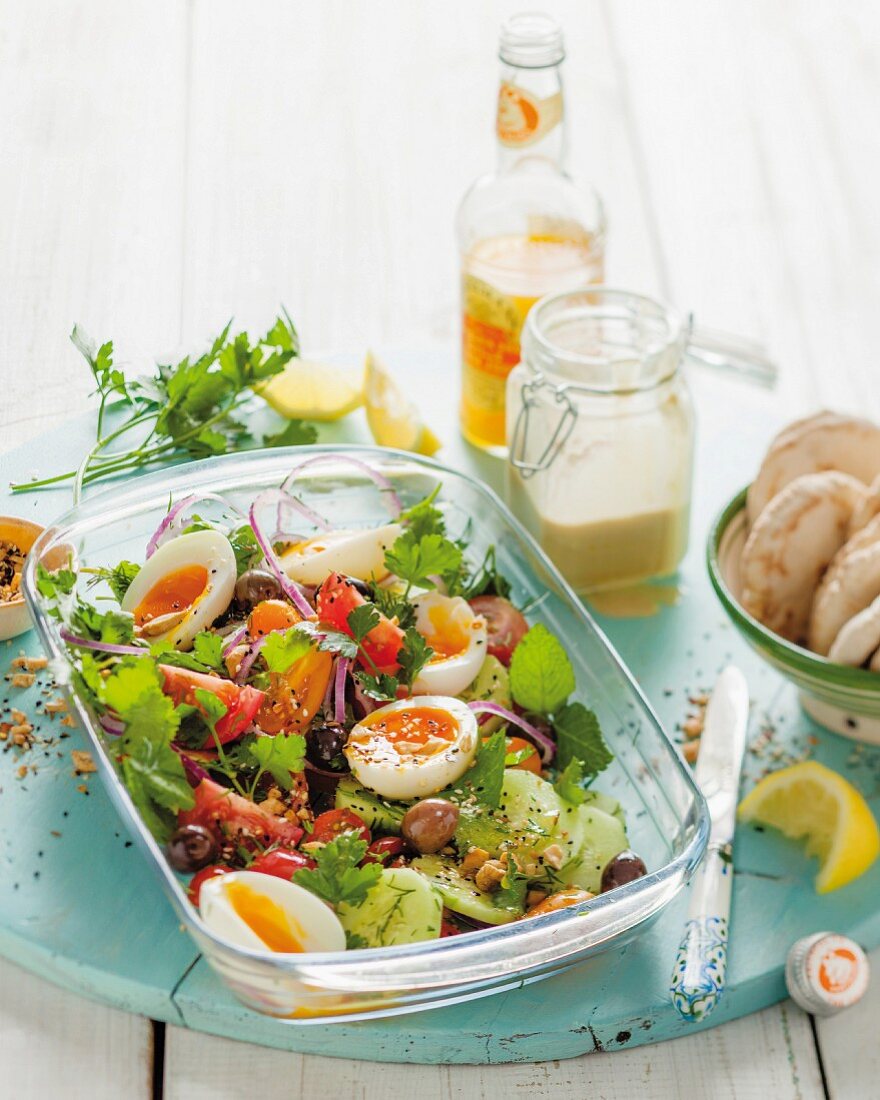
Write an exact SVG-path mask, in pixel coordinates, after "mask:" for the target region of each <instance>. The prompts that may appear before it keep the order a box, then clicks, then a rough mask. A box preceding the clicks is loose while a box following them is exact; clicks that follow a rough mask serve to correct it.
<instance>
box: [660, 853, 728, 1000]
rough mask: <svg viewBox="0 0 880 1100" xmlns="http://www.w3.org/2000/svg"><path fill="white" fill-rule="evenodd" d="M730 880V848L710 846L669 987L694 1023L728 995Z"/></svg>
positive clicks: (697, 877)
mask: <svg viewBox="0 0 880 1100" xmlns="http://www.w3.org/2000/svg"><path fill="white" fill-rule="evenodd" d="M732 879H733V864H732V862H731V846H730V845H729V844H711V845H710V846H709V848H708V849H707V851H706V858H705V859H704V860H703V863H702V866H701V867H700V868H699V870H698V871H697V874H696V878H695V881H694V884H693V888H692V893H691V902H690V908H689V910H688V921H687V924H686V926H685V933H684V938H683V939H682V941H681V945H680V947H679V949H678V954H677V955H676V958H675V966H674V967H673V970H672V984H671V986H670V992H671V994H672V1003H673V1004H674V1005H675V1007H676V1008H677V1009H678V1011H679V1012H680V1013H681V1015H682V1016H683V1017H684V1018H685V1019H686V1020H690V1021H692V1022H696V1021H698V1020H704V1019H705V1018H706V1017H707V1016H708V1015H709V1013H710V1012H711V1011H712V1010H713V1009H714V1008H715V1006H716V1005H717V1004H718V1002H719V1000H720V999H721V995H722V993H723V992H724V978H725V974H726V972H727V923H728V917H729V916H730V892H731V882H732Z"/></svg>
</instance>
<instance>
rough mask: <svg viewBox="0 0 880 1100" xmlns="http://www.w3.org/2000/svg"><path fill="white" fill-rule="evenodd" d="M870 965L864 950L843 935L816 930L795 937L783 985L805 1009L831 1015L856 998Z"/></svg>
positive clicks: (851, 1003)
mask: <svg viewBox="0 0 880 1100" xmlns="http://www.w3.org/2000/svg"><path fill="white" fill-rule="evenodd" d="M870 973H871V968H870V965H869V963H868V959H867V957H866V955H865V952H864V951H863V950H862V949H861V947H859V945H858V944H857V943H854V942H853V941H852V940H851V939H849V938H848V937H847V936H839V935H837V934H836V933H834V932H817V933H815V935H812V936H805V937H804V938H803V939H802V940H798V941H797V943H796V944H795V945H794V946H793V947H792V949H791V951H789V953H788V959H787V960H786V964H785V984H786V985H787V986H788V992H789V994H790V995H791V999H792V1000H793V1001H794V1002H795V1003H796V1004H799V1005H800V1006H801V1008H802V1009H803V1010H804V1011H805V1012H811V1013H812V1014H813V1015H815V1016H832V1015H833V1014H834V1013H835V1012H839V1011H840V1010H841V1009H842V1008H849V1007H850V1005H854V1004H855V1003H856V1001H858V1000H860V999H861V997H862V996H863V994H864V992H865V990H866V989H867V988H868V979H869V977H870Z"/></svg>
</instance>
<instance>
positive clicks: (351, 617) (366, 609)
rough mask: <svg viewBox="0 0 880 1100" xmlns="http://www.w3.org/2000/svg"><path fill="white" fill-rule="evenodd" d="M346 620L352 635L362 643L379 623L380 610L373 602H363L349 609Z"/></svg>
mask: <svg viewBox="0 0 880 1100" xmlns="http://www.w3.org/2000/svg"><path fill="white" fill-rule="evenodd" d="M346 622H347V623H348V629H349V630H350V631H351V634H352V637H353V638H354V640H355V641H356V642H357V643H358V644H360V643H361V642H362V641H363V640H364V638H366V636H367V635H368V634H369V633H370V631H371V630H372V629H373V627H374V626H378V625H379V612H378V611H377V610H376V608H375V607H373V605H372V604H371V603H362V604H361V605H360V606H359V607H355V608H353V609H352V610H351V611H349V613H348V617H347V619H346Z"/></svg>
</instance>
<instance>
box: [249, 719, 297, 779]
mask: <svg viewBox="0 0 880 1100" xmlns="http://www.w3.org/2000/svg"><path fill="white" fill-rule="evenodd" d="M248 754H249V755H250V756H251V757H253V759H254V760H255V761H256V763H257V766H258V767H259V769H260V770H259V772H258V776H257V778H259V775H261V774H262V773H263V772H269V774H270V775H271V776H272V778H273V779H274V780H275V782H276V783H277V784H278V786H279V787H282V788H283V789H284V790H285V791H289V790H290V788H291V786H292V782H291V779H290V774H291V772H301V771H302V770H303V767H304V765H305V754H306V741H305V738H304V737H302V736H301V735H300V734H298V733H289V734H288V733H278V734H275V736H274V737H271V736H269V735H268V734H263V735H262V736H260V737H255V738H254V740H253V741H250V742H249V743H248Z"/></svg>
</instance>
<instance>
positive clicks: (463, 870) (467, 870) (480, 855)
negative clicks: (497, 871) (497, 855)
mask: <svg viewBox="0 0 880 1100" xmlns="http://www.w3.org/2000/svg"><path fill="white" fill-rule="evenodd" d="M488 858H489V853H488V852H486V851H484V850H483V849H482V848H468V852H467V855H466V856H465V857H464V859H463V860H462V861H461V867H459V869H458V873H459V874H460V875H461V876H462V877H463V878H473V877H474V875H475V874H476V873H477V871H479V869H480V868H481V867H482V866H483V864H484V863H485V862H486V860H487V859H488Z"/></svg>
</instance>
